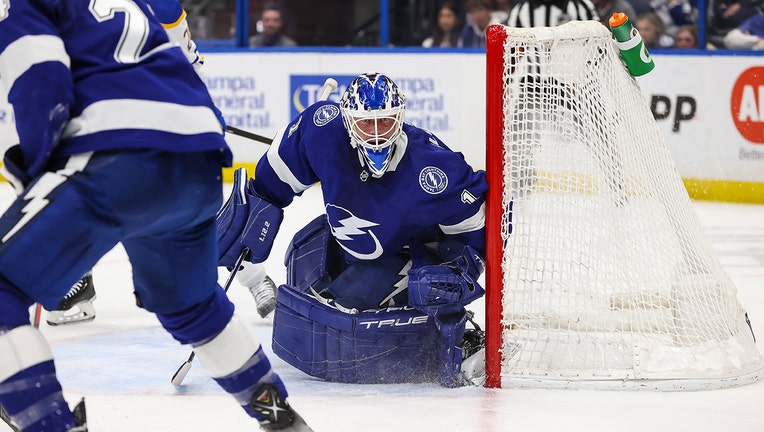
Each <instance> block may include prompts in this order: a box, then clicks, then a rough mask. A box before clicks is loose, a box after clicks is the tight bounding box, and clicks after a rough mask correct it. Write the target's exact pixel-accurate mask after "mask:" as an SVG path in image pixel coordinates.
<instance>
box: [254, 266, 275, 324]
mask: <svg viewBox="0 0 764 432" xmlns="http://www.w3.org/2000/svg"><path fill="white" fill-rule="evenodd" d="M276 289H277V288H276V284H275V283H273V280H272V279H271V277H270V276H265V277H264V278H263V280H262V281H260V283H259V284H257V285H255V286H251V287H249V292H250V293H251V294H252V297H254V298H255V305H257V313H258V315H260V317H262V318H265V316H266V315H268V314H269V313H271V312H273V310H274V309H276Z"/></svg>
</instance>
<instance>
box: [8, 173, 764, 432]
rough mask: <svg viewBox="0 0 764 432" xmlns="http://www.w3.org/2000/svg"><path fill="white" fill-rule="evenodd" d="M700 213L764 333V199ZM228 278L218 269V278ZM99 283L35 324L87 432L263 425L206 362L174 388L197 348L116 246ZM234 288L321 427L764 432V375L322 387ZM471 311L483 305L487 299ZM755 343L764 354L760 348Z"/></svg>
mask: <svg viewBox="0 0 764 432" xmlns="http://www.w3.org/2000/svg"><path fill="white" fill-rule="evenodd" d="M12 197H13V195H12V192H11V191H10V188H0V203H2V204H4V206H3V208H4V207H5V206H6V205H7V204H8V203H9V202H10V201H11V199H12ZM322 207H323V205H322V200H321V195H320V190H319V189H318V188H316V187H314V188H312V189H309V190H308V191H307V192H306V193H305V195H304V196H303V197H301V198H297V199H296V200H295V202H294V204H293V205H292V206H290V207H288V208H287V210H286V217H285V221H284V224H283V226H282V229H281V231H280V234H279V236H278V238H277V243H276V246H275V248H274V251H273V253H272V255H271V258H270V259H269V260H268V261H267V267H268V271H269V274H270V275H271V276H272V277H273V279H274V280H275V281H276V282H277V283H283V282H284V279H285V275H284V266H283V263H282V257H283V256H284V252H285V250H286V246H287V244H288V241H289V239H290V238H291V235H292V234H293V233H294V231H295V230H297V229H298V228H299V227H301V226H302V225H303V224H304V223H305V222H307V221H308V220H309V219H310V218H312V217H314V216H317V215H318V214H320V213H321V211H322ZM695 208H696V210H697V212H698V214H699V216H700V218H701V221H702V223H703V225H704V227H705V230H706V234H707V235H708V236H709V238H710V240H711V242H712V244H713V246H714V249H715V250H716V252H717V253H718V256H719V258H720V260H721V262H722V264H723V265H724V266H725V269H726V270H727V271H728V272H729V274H730V275H731V277H732V279H733V280H734V282H735V283H736V285H737V288H738V290H739V298H740V301H741V303H742V304H743V306H744V307H745V308H746V309H747V310H748V312H749V316H750V317H751V321H752V324H753V328H754V331H755V334H756V335H757V336H759V338H764V206H754V205H736V204H722V203H707V202H697V203H695ZM40 247H45V245H44V244H43V245H40ZM656 247H659V245H656ZM40 271H45V269H40ZM225 277H226V272H225V271H221V273H220V280H221V283H222V282H223V281H224V280H225ZM94 280H95V285H96V289H97V293H98V298H97V300H96V302H95V307H96V311H97V317H96V319H95V321H93V322H90V323H86V324H78V325H71V326H64V327H50V326H48V325H47V324H45V322H44V319H43V324H42V325H41V327H40V328H41V330H42V332H43V333H44V334H45V336H46V337H47V338H48V339H49V341H50V342H51V344H52V346H53V351H54V355H55V356H56V365H57V369H58V374H59V378H60V379H61V381H62V383H63V385H64V389H65V395H66V397H67V399H68V401H69V403H70V404H74V403H75V402H76V401H77V400H79V398H80V397H83V396H85V397H86V402H87V410H88V423H89V425H90V430H91V431H95V432H136V431H151V432H153V431H158V432H164V431H174V430H177V431H228V432H235V431H255V430H258V427H257V424H256V422H254V421H253V420H252V419H250V418H249V417H247V416H246V415H245V414H244V412H243V411H242V409H241V408H240V407H238V406H237V405H236V403H235V402H234V401H233V399H232V398H231V397H230V396H228V395H227V394H225V393H224V392H223V391H222V390H220V389H219V388H217V387H216V385H215V384H214V382H213V381H212V380H211V379H209V378H208V377H207V375H206V373H205V371H204V369H203V368H202V367H201V365H200V364H198V363H196V364H194V366H193V367H192V369H191V371H190V373H189V374H188V376H187V377H186V378H185V381H184V384H183V386H182V387H181V388H180V389H179V390H178V389H175V388H174V387H173V386H172V385H171V384H170V378H171V376H172V375H173V373H174V372H175V371H176V369H177V368H178V367H179V366H180V365H181V364H182V363H183V361H185V360H186V358H187V357H188V354H189V352H190V351H189V349H188V348H187V347H183V346H180V345H179V344H178V343H176V342H175V341H174V340H173V339H172V338H171V337H170V336H169V335H168V334H166V333H165V332H164V331H163V330H162V329H161V327H160V326H159V324H158V323H157V321H156V320H155V318H154V317H153V315H151V314H149V313H147V312H146V311H144V310H141V309H138V308H137V307H135V305H134V298H133V294H132V286H131V284H132V282H131V273H130V267H129V264H128V261H127V258H126V256H125V254H124V251H123V250H122V249H121V247H117V248H115V249H114V250H113V251H111V252H110V253H109V254H107V255H106V256H105V257H103V259H101V261H100V262H99V263H98V264H97V266H96V267H95V269H94ZM229 295H230V297H231V298H232V299H233V301H234V302H235V303H236V307H237V313H238V314H239V315H240V316H241V317H243V319H244V320H246V321H248V322H250V323H251V324H253V325H254V326H255V328H256V330H257V333H258V334H259V336H260V338H261V339H262V341H263V342H264V344H263V345H264V348H265V350H266V351H267V352H268V353H269V354H270V359H271V362H272V363H273V365H274V368H275V369H276V371H277V372H278V373H279V374H280V375H281V376H282V378H283V379H284V381H285V382H286V385H287V387H288V389H289V392H290V395H291V396H290V401H291V403H292V405H293V406H294V407H295V408H296V409H297V410H298V411H299V412H300V413H301V414H302V416H303V417H304V418H305V419H306V421H307V422H308V423H309V424H310V425H311V427H312V428H313V429H314V430H315V431H316V432H345V431H347V432H361V431H363V432H383V431H384V432H389V431H438V432H452V431H453V432H456V431H458V432H473V431H481V432H499V431H534V432H558V431H559V432H575V431H586V432H590V431H608V432H610V431H622V432H628V431H672V432H675V431H709V432H710V431H713V432H725V431H735V432H748V431H750V432H754V431H764V383H762V382H757V383H755V384H751V385H747V386H742V387H736V388H732V389H725V390H710V391H698V392H686V393H660V392H625V391H614V392H609V391H582V390H578V391H576V390H515V389H483V388H477V387H473V388H460V389H444V388H441V387H439V386H437V385H435V384H430V385H344V384H334V383H328V382H322V381H320V380H316V379H313V378H311V377H309V376H307V375H305V374H303V373H302V372H300V371H298V370H296V369H295V368H293V367H291V366H290V365H288V364H286V363H284V362H283V361H281V360H280V359H279V358H278V357H276V356H274V355H273V354H272V353H271V351H270V343H269V341H270V334H271V319H269V318H266V319H261V318H260V317H259V316H258V315H257V312H256V311H255V307H254V302H253V300H252V297H251V296H250V294H249V293H248V292H247V291H246V289H244V288H243V287H242V286H240V285H238V283H237V282H235V281H234V283H233V285H232V286H231V289H230V291H229ZM474 306H475V307H474V309H475V310H477V311H480V310H481V309H482V306H483V305H482V303H477V304H474ZM759 349H760V350H761V349H764V348H762V346H761V344H759ZM3 427H4V426H0V431H2V430H4V429H3Z"/></svg>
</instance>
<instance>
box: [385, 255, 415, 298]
mask: <svg viewBox="0 0 764 432" xmlns="http://www.w3.org/2000/svg"><path fill="white" fill-rule="evenodd" d="M411 266H412V262H411V260H408V261H406V264H405V265H404V266H403V268H401V270H400V271H399V272H398V276H400V277H401V278H400V279H399V280H398V282H396V283H394V284H393V286H394V287H395V289H394V290H393V292H391V293H390V294H389V295H388V296H387V297H385V298H384V299H382V301H381V302H379V307H390V306H395V302H394V301H393V298H394V297H395V296H396V295H398V293H400V292H402V291H403V290H405V289H406V288H408V287H409V270H411Z"/></svg>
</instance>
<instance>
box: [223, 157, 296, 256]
mask: <svg viewBox="0 0 764 432" xmlns="http://www.w3.org/2000/svg"><path fill="white" fill-rule="evenodd" d="M283 217H284V211H283V210H282V209H281V208H279V207H277V206H275V205H273V204H271V203H270V202H268V201H267V200H265V199H263V198H261V197H259V196H258V195H257V194H255V193H254V192H251V191H250V190H249V188H248V178H247V170H246V169H245V168H239V169H237V170H236V172H235V173H234V182H233V191H232V192H231V196H230V197H229V198H228V201H227V202H226V203H225V204H224V205H223V207H222V208H221V209H220V211H218V215H217V219H216V221H215V224H216V228H217V235H218V252H219V254H220V255H219V257H220V258H219V259H218V265H220V266H224V267H229V268H230V267H233V265H234V264H235V263H236V259H237V258H238V256H239V254H240V253H241V250H242V249H244V248H245V247H247V248H249V250H250V253H249V256H247V258H246V259H247V260H248V261H250V262H253V263H261V262H263V261H265V260H266V259H267V258H268V255H270V253H271V249H272V248H273V240H274V239H275V238H276V233H277V232H278V230H279V227H280V226H281V220H282V219H283Z"/></svg>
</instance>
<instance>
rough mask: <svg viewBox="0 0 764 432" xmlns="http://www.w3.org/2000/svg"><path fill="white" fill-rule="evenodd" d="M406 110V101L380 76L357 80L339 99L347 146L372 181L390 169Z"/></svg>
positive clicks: (363, 76) (371, 74) (373, 74)
mask: <svg viewBox="0 0 764 432" xmlns="http://www.w3.org/2000/svg"><path fill="white" fill-rule="evenodd" d="M405 110H406V98H405V97H404V96H403V94H402V93H401V92H400V91H399V90H398V86H397V85H395V83H394V82H393V81H392V80H391V79H390V78H388V77H387V76H385V75H382V74H377V73H365V74H363V75H359V76H357V77H356V78H355V79H354V80H353V81H352V82H351V83H350V85H349V86H348V88H347V90H345V94H343V95H342V100H340V111H341V112H342V121H343V123H344V124H345V128H346V129H347V130H348V134H349V135H350V145H352V146H353V147H354V148H356V149H358V153H359V154H360V155H361V158H362V159H363V161H364V163H365V164H366V166H367V167H368V169H369V171H370V172H371V174H372V175H373V176H374V177H381V176H382V174H384V173H385V172H386V171H387V168H388V166H389V165H390V160H391V159H392V158H393V154H394V153H395V147H396V145H395V143H396V140H397V139H398V138H399V137H400V136H401V133H402V132H403V114H404V111H405Z"/></svg>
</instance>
